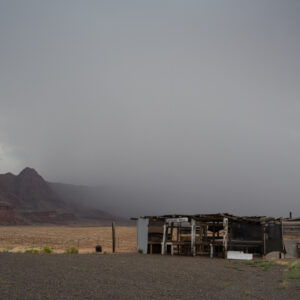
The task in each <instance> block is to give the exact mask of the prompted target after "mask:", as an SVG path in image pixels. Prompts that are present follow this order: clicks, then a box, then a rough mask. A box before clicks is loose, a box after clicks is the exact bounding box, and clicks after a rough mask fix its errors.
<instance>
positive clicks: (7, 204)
mask: <svg viewBox="0 0 300 300" xmlns="http://www.w3.org/2000/svg"><path fill="white" fill-rule="evenodd" d="M115 219H118V218H116V217H114V216H113V215H111V214H110V213H108V212H106V211H102V210H100V209H95V208H90V207H88V206H85V205H82V204H80V203H75V202H72V199H68V201H65V200H64V198H63V197H62V195H59V194H58V193H57V192H56V191H55V190H54V189H53V186H52V185H51V183H49V182H47V181H46V180H44V178H43V177H42V176H41V175H40V174H39V173H38V172H37V171H36V170H35V169H33V168H29V167H26V168H24V169H23V170H22V171H21V172H20V173H19V174H18V175H14V174H12V173H10V172H8V173H6V174H0V224H7V225H10V224H35V223H57V224H69V223H81V222H108V221H112V220H115Z"/></svg>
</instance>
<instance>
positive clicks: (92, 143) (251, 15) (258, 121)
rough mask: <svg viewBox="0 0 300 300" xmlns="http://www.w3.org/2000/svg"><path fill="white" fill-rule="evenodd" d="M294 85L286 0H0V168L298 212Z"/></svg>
mask: <svg viewBox="0 0 300 300" xmlns="http://www.w3.org/2000/svg"><path fill="white" fill-rule="evenodd" d="M299 97H300V2H299V1H296V0H295V1H293V0H288V1H274V0H270V1H260V0H257V1H230V0H229V1H31V0H29V1H10V0H7V1H6V0H2V1H0V171H1V173H4V172H8V171H12V172H15V173H18V172H19V171H20V170H21V169H22V168H24V167H25V166H30V167H33V168H35V169H36V170H37V171H38V172H40V173H41V175H42V176H44V177H45V178H46V179H47V180H49V181H53V182H66V183H72V184H84V185H92V186H103V187H109V188H110V189H111V190H114V189H115V190H118V191H120V192H119V193H120V194H121V193H122V192H121V191H128V190H130V193H128V195H132V193H133V194H135V196H134V197H133V199H134V201H131V202H130V203H131V205H132V208H133V211H134V212H135V213H137V214H138V213H140V214H150V213H170V212H172V213H173V212H176V213H181V212H185V213H206V212H219V211H225V212H228V213H234V214H240V215H251V214H255V215H277V216H287V215H288V212H289V211H290V210H291V211H293V212H294V216H297V215H298V216H300V98H299ZM128 197H130V196H128ZM125 200H126V197H125ZM125 200H124V202H123V203H122V205H123V206H124V207H126V209H127V210H128V209H129V208H128V205H127V204H126V201H125ZM99 205H100V206H101V197H100V199H99ZM122 205H121V206H120V209H122ZM134 206H136V207H138V209H134Z"/></svg>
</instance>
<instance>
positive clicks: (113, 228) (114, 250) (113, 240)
mask: <svg viewBox="0 0 300 300" xmlns="http://www.w3.org/2000/svg"><path fill="white" fill-rule="evenodd" d="M111 229H112V252H113V253H115V252H116V228H115V222H112V224H111Z"/></svg>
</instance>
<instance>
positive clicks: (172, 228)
mask: <svg viewBox="0 0 300 300" xmlns="http://www.w3.org/2000/svg"><path fill="white" fill-rule="evenodd" d="M173 230H174V223H173V222H172V223H171V242H172V241H173Z"/></svg>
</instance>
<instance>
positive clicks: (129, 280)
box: [0, 253, 300, 300]
mask: <svg viewBox="0 0 300 300" xmlns="http://www.w3.org/2000/svg"><path fill="white" fill-rule="evenodd" d="M284 272H285V266H283V265H274V266H272V267H271V268H270V269H268V270H264V269H263V268H261V267H253V266H249V265H247V264H246V263H245V262H242V261H228V260H224V259H209V258H203V257H178V256H174V257H170V256H161V255H143V254H137V253H135V254H129V253H121V254H82V255H76V254H24V253H0V295H1V299H33V300H34V299H172V300H174V299H300V291H299V289H298V288H299V282H298V283H297V282H296V281H291V282H287V283H286V282H282V278H283V274H284ZM297 284H298V285H297Z"/></svg>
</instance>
